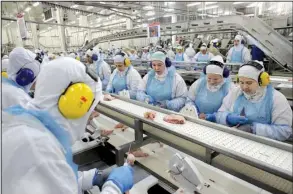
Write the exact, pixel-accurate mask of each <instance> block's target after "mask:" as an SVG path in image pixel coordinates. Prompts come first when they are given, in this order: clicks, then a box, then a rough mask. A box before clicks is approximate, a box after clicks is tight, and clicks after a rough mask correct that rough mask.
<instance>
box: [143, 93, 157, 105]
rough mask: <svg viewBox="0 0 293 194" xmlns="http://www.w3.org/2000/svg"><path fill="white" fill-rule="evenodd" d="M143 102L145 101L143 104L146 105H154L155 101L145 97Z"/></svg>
mask: <svg viewBox="0 0 293 194" xmlns="http://www.w3.org/2000/svg"><path fill="white" fill-rule="evenodd" d="M144 101H145V103H147V104H154V103H155V100H154V99H153V98H152V97H151V96H149V95H147V96H146V97H145V99H144Z"/></svg>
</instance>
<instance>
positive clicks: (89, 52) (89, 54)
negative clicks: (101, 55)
mask: <svg viewBox="0 0 293 194" xmlns="http://www.w3.org/2000/svg"><path fill="white" fill-rule="evenodd" d="M85 54H86V55H88V56H90V57H92V56H93V54H94V53H93V51H91V50H87V51H86V53H85Z"/></svg>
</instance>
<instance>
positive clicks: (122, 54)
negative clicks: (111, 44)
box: [116, 52, 131, 67]
mask: <svg viewBox="0 0 293 194" xmlns="http://www.w3.org/2000/svg"><path fill="white" fill-rule="evenodd" d="M116 55H121V56H122V57H125V54H124V53H122V52H120V53H117V54H116ZM124 65H125V66H126V67H129V66H130V65H131V61H130V59H128V58H125V59H124Z"/></svg>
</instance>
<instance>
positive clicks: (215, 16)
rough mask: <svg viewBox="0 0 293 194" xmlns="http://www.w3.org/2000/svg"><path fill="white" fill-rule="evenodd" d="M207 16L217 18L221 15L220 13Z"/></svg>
mask: <svg viewBox="0 0 293 194" xmlns="http://www.w3.org/2000/svg"><path fill="white" fill-rule="evenodd" d="M207 16H209V17H212V18H217V17H219V16H218V15H211V14H208V15H207Z"/></svg>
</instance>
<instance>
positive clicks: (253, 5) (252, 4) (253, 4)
mask: <svg viewBox="0 0 293 194" xmlns="http://www.w3.org/2000/svg"><path fill="white" fill-rule="evenodd" d="M256 6H257V3H256V2H255V3H251V4H249V5H247V6H246V7H256Z"/></svg>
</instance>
